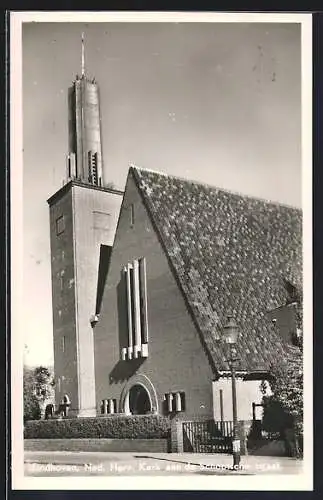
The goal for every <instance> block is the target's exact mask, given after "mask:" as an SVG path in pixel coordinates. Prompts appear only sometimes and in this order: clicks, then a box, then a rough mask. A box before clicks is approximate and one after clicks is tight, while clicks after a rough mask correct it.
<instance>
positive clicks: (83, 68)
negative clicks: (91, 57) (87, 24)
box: [82, 33, 85, 76]
mask: <svg viewBox="0 0 323 500" xmlns="http://www.w3.org/2000/svg"><path fill="white" fill-rule="evenodd" d="M84 74H85V62H84V33H82V76H84Z"/></svg>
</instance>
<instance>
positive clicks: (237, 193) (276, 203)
mask: <svg viewBox="0 0 323 500" xmlns="http://www.w3.org/2000/svg"><path fill="white" fill-rule="evenodd" d="M130 168H132V169H134V170H136V171H137V172H138V173H139V175H140V172H142V171H143V172H151V173H153V174H157V175H161V176H163V177H169V178H173V179H178V180H180V181H183V182H185V183H187V184H196V185H198V186H203V187H206V188H209V189H213V190H216V191H220V192H222V193H226V194H229V195H234V196H239V197H242V198H248V199H249V200H254V201H260V202H263V203H266V204H267V205H272V206H278V207H284V208H289V209H292V210H297V211H298V212H302V208H301V207H296V206H294V205H289V204H288V203H281V202H279V201H274V200H270V199H269V198H261V197H259V196H253V195H250V194H245V193H242V192H241V191H233V190H231V189H227V188H220V187H218V186H214V185H213V184H209V183H207V182H203V181H198V180H196V179H187V178H185V177H182V176H179V175H173V174H168V173H165V172H160V171H158V170H153V169H151V168H146V167H145V168H144V167H139V166H137V165H135V164H130Z"/></svg>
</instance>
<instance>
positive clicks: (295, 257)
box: [131, 167, 302, 371]
mask: <svg viewBox="0 0 323 500" xmlns="http://www.w3.org/2000/svg"><path fill="white" fill-rule="evenodd" d="M131 172H132V173H133V175H134V178H135V180H136V183H137V186H138V188H139V190H140V192H141V193H142V197H143V200H144V202H145V204H146V207H147V209H148V212H149V213H150V216H151V218H152V221H153V223H154V225H155V227H156V230H157V231H158V233H159V237H160V239H161V242H162V244H163V247H164V249H165V252H166V254H167V256H168V258H169V260H170V263H171V265H172V268H173V271H174V273H175V275H176V278H177V280H178V282H179V284H180V287H181V289H182V292H183V294H184V296H185V299H186V302H187V304H188V307H189V309H190V311H191V313H192V315H193V318H194V320H195V323H196V324H197V326H198V329H199V332H200V335H201V336H202V339H203V341H204V342H203V343H204V344H205V346H206V348H207V350H208V354H209V356H211V359H212V360H213V362H214V366H215V367H216V369H217V370H226V369H227V368H228V364H227V362H226V358H227V349H226V345H225V342H224V339H223V333H222V332H223V327H224V325H225V322H226V318H227V314H228V313H232V314H233V316H234V317H235V320H236V322H237V323H238V325H239V330H240V337H239V344H238V346H237V348H238V354H239V358H240V367H241V369H246V370H249V371H255V370H256V371H257V370H259V371H261V370H268V369H269V368H270V365H271V363H272V362H274V361H276V360H277V358H278V357H279V356H284V353H285V348H286V346H285V345H284V344H283V342H282V339H281V338H280V337H279V336H278V334H277V333H276V332H275V331H274V327H273V324H272V323H271V322H270V321H269V319H268V316H267V312H268V311H270V310H273V309H275V308H276V307H279V306H282V305H284V304H286V303H288V302H290V289H289V288H291V287H289V288H288V286H286V282H287V283H289V284H291V285H292V286H293V287H294V288H293V290H298V291H299V293H300V294H301V290H302V213H301V210H299V209H296V208H293V207H289V206H285V205H280V204H278V203H271V202H269V201H265V200H260V199H256V198H251V197H248V196H244V195H241V194H236V193H232V192H228V191H225V190H222V189H217V188H214V187H211V186H207V185H203V184H199V183H197V182H192V181H187V180H183V179H181V178H176V177H173V176H169V175H164V174H160V173H156V172H153V171H150V170H144V169H139V168H137V167H131Z"/></svg>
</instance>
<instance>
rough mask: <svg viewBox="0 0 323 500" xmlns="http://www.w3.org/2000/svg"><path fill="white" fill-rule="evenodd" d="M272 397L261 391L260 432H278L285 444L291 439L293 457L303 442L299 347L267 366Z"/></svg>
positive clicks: (301, 363)
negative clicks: (262, 406)
mask: <svg viewBox="0 0 323 500" xmlns="http://www.w3.org/2000/svg"><path fill="white" fill-rule="evenodd" d="M270 372H271V380H270V382H269V385H270V389H271V391H272V394H271V395H270V396H267V395H266V394H265V393H264V391H263V394H264V396H263V404H264V415H263V429H264V430H268V431H270V432H279V433H280V434H281V435H284V436H285V438H286V439H287V440H288V439H289V438H288V435H293V437H294V439H295V442H294V445H295V448H296V454H298V453H299V449H300V445H301V441H302V438H303V355H302V349H301V348H299V347H292V346H290V347H289V348H288V352H287V355H286V357H285V358H284V359H280V360H279V362H276V363H275V364H273V365H272V366H271V371H270Z"/></svg>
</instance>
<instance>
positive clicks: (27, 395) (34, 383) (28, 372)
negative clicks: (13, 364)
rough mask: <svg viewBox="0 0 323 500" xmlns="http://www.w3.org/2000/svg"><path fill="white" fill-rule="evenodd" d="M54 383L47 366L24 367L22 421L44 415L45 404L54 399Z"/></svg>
mask: <svg viewBox="0 0 323 500" xmlns="http://www.w3.org/2000/svg"><path fill="white" fill-rule="evenodd" d="M54 385H55V383H54V378H53V374H52V372H51V370H50V369H49V368H47V367H44V366H38V367H37V368H34V369H32V368H26V367H25V368H24V421H26V420H37V419H40V418H43V417H44V415H45V407H46V405H47V404H49V403H52V402H53V401H54Z"/></svg>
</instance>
